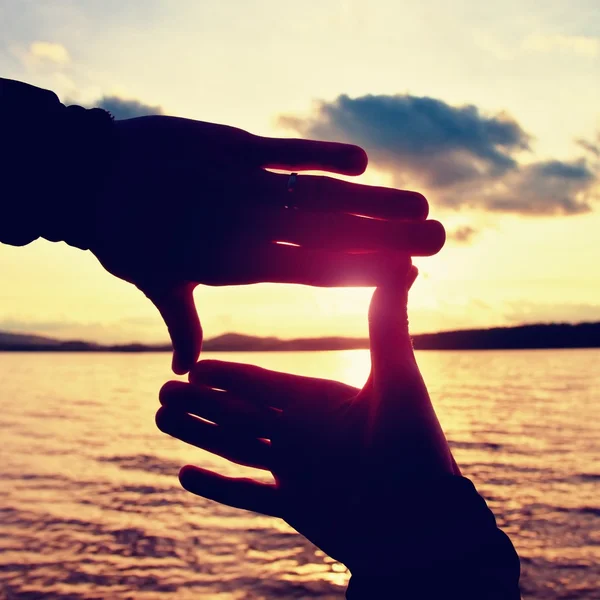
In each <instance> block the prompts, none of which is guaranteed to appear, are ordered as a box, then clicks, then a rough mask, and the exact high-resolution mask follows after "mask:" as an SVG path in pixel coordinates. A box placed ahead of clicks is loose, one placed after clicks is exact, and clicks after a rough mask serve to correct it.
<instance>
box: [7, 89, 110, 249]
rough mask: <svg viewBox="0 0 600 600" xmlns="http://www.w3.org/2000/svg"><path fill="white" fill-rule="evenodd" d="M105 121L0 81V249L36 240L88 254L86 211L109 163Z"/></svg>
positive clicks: (50, 94)
mask: <svg viewBox="0 0 600 600" xmlns="http://www.w3.org/2000/svg"><path fill="white" fill-rule="evenodd" d="M110 121H111V117H110V115H108V113H106V112H105V111H101V110H99V109H96V110H91V111H90V110H85V109H83V108H81V107H78V106H72V107H66V106H64V105H63V104H61V103H60V101H59V99H58V97H57V96H56V94H54V93H53V92H50V91H48V90H43V89H40V88H36V87H34V86H31V85H27V84H25V83H21V82H18V81H11V80H8V79H2V78H0V133H1V136H0V138H1V140H2V141H1V147H2V162H1V163H0V176H1V179H2V193H1V194H0V198H1V199H0V210H1V214H2V218H1V219H0V242H3V243H6V244H12V245H16V246H22V245H25V244H28V243H30V242H32V241H33V240H35V239H37V238H39V237H44V238H46V239H49V240H51V241H59V240H64V241H67V242H68V243H69V244H71V245H74V246H78V247H81V248H87V247H89V246H88V243H87V242H88V239H87V238H89V230H90V228H92V227H93V223H92V221H93V218H92V215H93V211H92V210H91V208H92V203H93V201H94V199H95V197H96V195H97V193H98V191H99V189H100V187H101V184H102V180H103V177H104V171H105V170H107V167H108V165H109V164H110V160H111V157H110V156H106V149H107V147H108V146H110V145H112V140H111V139H110V136H111V135H112V127H111V126H110ZM102 153H104V156H103V155H102ZM99 161H102V162H103V164H102V165H101V164H100V162H99Z"/></svg>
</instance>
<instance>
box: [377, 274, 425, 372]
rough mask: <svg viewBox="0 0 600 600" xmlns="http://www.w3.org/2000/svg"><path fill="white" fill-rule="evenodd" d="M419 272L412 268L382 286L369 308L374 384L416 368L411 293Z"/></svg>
mask: <svg viewBox="0 0 600 600" xmlns="http://www.w3.org/2000/svg"><path fill="white" fill-rule="evenodd" d="M418 274H419V270H418V269H417V267H415V266H414V265H411V266H410V268H409V269H408V271H407V272H406V274H405V275H404V276H403V277H402V276H400V277H398V278H397V279H395V280H390V281H388V282H386V283H385V284H383V285H380V286H379V287H378V288H377V289H376V290H375V293H374V294H373V299H372V300H371V305H370V306H369V338H370V349H371V373H372V376H373V378H374V380H375V381H377V380H380V379H381V378H382V377H383V378H389V377H390V376H392V377H393V376H398V374H399V372H400V373H404V372H405V371H406V368H407V367H411V366H412V367H416V360H415V356H414V352H413V347H412V342H411V339H410V334H409V331H408V291H409V290H410V288H411V286H412V284H413V283H414V282H415V279H416V278H417V275H418Z"/></svg>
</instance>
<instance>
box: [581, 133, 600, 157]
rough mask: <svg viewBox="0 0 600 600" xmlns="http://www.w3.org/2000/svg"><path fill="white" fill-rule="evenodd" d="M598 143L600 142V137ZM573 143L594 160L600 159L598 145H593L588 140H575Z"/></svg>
mask: <svg viewBox="0 0 600 600" xmlns="http://www.w3.org/2000/svg"><path fill="white" fill-rule="evenodd" d="M598 137H599V142H600V136H598ZM575 143H576V144H577V145H578V146H580V147H581V148H583V149H584V150H585V151H586V152H589V153H590V154H592V155H593V156H595V157H596V158H600V143H597V144H595V143H594V142H590V141H588V140H581V139H580V140H575Z"/></svg>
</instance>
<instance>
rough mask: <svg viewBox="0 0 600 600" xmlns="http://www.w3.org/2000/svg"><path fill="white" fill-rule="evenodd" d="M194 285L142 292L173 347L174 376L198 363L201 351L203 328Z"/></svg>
mask: <svg viewBox="0 0 600 600" xmlns="http://www.w3.org/2000/svg"><path fill="white" fill-rule="evenodd" d="M196 285H197V284H195V283H190V282H185V283H178V284H174V285H173V286H172V287H169V288H165V289H161V290H160V291H157V290H152V291H146V290H143V291H144V293H145V294H146V296H147V297H148V298H149V299H150V300H151V301H152V303H153V304H154V305H155V306H156V308H158V310H159V312H160V314H161V316H162V318H163V320H164V322H165V324H166V326H167V328H168V330H169V335H170V337H171V342H172V343H173V365H172V369H173V372H174V373H176V374H177V375H184V374H185V373H187V372H188V371H189V370H190V369H191V368H192V366H193V365H194V364H195V363H196V361H197V360H198V357H199V356H200V348H201V347H202V327H201V325H200V319H199V318H198V312H197V311H196V305H195V303H194V288H195V287H196Z"/></svg>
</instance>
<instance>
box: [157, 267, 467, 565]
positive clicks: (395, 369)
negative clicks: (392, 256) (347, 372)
mask: <svg viewBox="0 0 600 600" xmlns="http://www.w3.org/2000/svg"><path fill="white" fill-rule="evenodd" d="M404 272H406V269H404ZM416 275H417V271H416V268H415V267H410V269H409V270H408V273H407V274H406V276H400V277H399V279H398V280H397V281H389V282H388V283H386V284H383V285H381V286H380V287H379V288H378V289H377V290H376V291H375V293H374V296H373V300H372V302H371V307H370V311H369V327H370V340H371V360H372V368H371V374H370V377H369V379H368V381H367V383H366V385H365V386H364V388H363V389H362V390H358V389H356V388H354V387H351V386H348V385H345V384H342V383H339V382H337V381H330V380H325V379H316V378H309V377H300V376H295V375H290V374H286V373H279V372H274V371H269V370H265V369H262V368H259V367H255V366H251V365H245V364H236V363H228V362H221V361H213V360H206V361H201V362H199V363H198V364H197V365H196V366H195V367H194V369H193V370H192V372H191V373H190V382H191V383H184V382H175V381H172V382H168V383H167V384H165V385H164V386H163V388H162V390H161V393H160V400H161V403H162V407H161V408H160V409H159V411H158V413H157V416H156V420H157V425H158V427H159V428H160V429H161V430H162V431H164V432H166V433H168V434H170V435H172V436H174V437H177V438H179V439H181V440H183V441H185V442H187V443H189V444H193V445H195V446H198V447H200V448H203V449H205V450H208V451H209V452H213V453H215V454H218V455H220V456H223V457H225V458H227V459H229V460H231V461H233V462H236V463H239V464H242V465H247V466H251V467H257V468H259V469H266V470H270V471H271V472H272V474H273V476H274V479H275V483H274V484H268V483H262V482H258V481H255V480H251V479H237V478H230V477H224V476H221V475H219V474H217V473H214V472H211V471H207V470H206V469H203V468H201V467H196V466H186V467H184V468H183V469H182V470H181V472H180V481H181V483H182V485H183V487H184V488H185V489H187V490H189V491H190V492H192V493H194V494H198V495H200V496H204V497H206V498H210V499H212V500H216V501H218V502H221V503H223V504H227V505H230V506H234V507H238V508H242V509H248V510H252V511H256V512H260V513H264V514H267V515H273V516H277V517H281V518H283V519H285V520H286V521H287V522H288V523H289V524H290V525H292V526H293V527H294V528H295V529H296V530H297V531H299V532H300V533H302V534H303V535H304V536H306V537H307V538H308V539H309V540H311V541H312V542H313V543H314V544H316V545H317V546H318V547H320V548H321V549H322V550H324V551H325V552H326V553H328V554H329V555H330V556H333V557H334V558H336V559H337V560H340V561H341V562H343V563H344V564H346V565H347V566H349V567H350V568H351V569H352V567H353V565H364V564H365V563H368V561H369V557H368V556H366V555H365V553H376V549H374V548H371V547H370V544H368V543H366V539H367V537H368V536H363V535H360V534H358V533H357V532H358V531H360V527H361V525H360V519H361V517H360V516H359V514H360V512H361V511H360V507H361V506H362V507H366V506H367V505H368V506H369V509H368V510H365V512H366V513H368V514H369V515H371V514H372V511H373V507H375V510H378V509H380V510H382V511H383V512H384V513H385V512H386V511H387V510H389V506H388V505H387V503H388V502H389V497H390V496H392V497H396V496H397V493H398V488H397V486H398V482H399V481H401V480H403V479H408V480H414V479H420V478H421V479H422V478H425V479H427V478H436V477H440V476H446V475H460V471H459V469H458V467H457V465H456V463H455V461H454V459H453V457H452V454H451V452H450V449H449V447H448V444H447V441H446V438H445V436H444V434H443V432H442V429H441V427H440V424H439V422H438V420H437V417H436V415H435V412H434V409H433V406H432V404H431V401H430V398H429V394H428V392H427V389H426V387H425V384H424V382H423V379H422V377H421V374H420V372H419V368H418V366H417V363H416V361H415V357H414V353H413V349H412V345H411V341H410V337H409V332H408V320H407V295H408V289H409V288H410V286H411V285H412V283H413V281H414V279H415V277H416ZM197 417H201V419H203V420H200V419H198V418H197ZM407 493H409V491H407ZM357 509H358V512H357ZM363 516H364V517H365V518H368V519H370V518H371V517H370V516H369V517H367V514H365V515H363ZM364 527H368V525H366V524H365V525H364Z"/></svg>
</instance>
